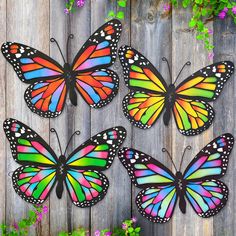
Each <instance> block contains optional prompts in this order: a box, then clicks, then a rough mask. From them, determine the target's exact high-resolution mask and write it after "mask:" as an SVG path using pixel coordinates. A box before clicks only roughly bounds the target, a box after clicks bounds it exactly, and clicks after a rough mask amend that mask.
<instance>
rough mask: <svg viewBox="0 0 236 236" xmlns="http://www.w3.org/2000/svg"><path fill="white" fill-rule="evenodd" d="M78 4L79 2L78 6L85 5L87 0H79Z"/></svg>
mask: <svg viewBox="0 0 236 236" xmlns="http://www.w3.org/2000/svg"><path fill="white" fill-rule="evenodd" d="M76 4H77V7H83V6H84V4H85V0H77V2H76Z"/></svg>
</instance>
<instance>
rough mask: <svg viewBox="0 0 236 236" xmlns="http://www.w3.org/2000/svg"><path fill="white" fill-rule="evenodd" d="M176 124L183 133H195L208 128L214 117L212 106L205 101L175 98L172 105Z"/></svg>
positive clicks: (188, 134)
mask: <svg viewBox="0 0 236 236" xmlns="http://www.w3.org/2000/svg"><path fill="white" fill-rule="evenodd" d="M172 110H173V115H174V118H175V122H176V125H177V127H178V129H179V131H180V133H181V134H183V135H187V136H190V135H197V134H200V133H202V132H203V131H204V130H206V129H208V128H209V127H210V125H211V124H212V121H213V119H214V117H215V113H214V110H213V108H212V107H211V106H210V105H209V104H208V103H206V102H203V101H199V100H196V101H193V100H189V99H184V98H176V100H175V103H174V106H173V109H172Z"/></svg>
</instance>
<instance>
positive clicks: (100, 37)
mask: <svg viewBox="0 0 236 236" xmlns="http://www.w3.org/2000/svg"><path fill="white" fill-rule="evenodd" d="M121 30H122V26H121V23H120V21H118V20H111V21H109V22H107V23H106V24H104V25H103V26H101V27H100V28H99V29H98V30H97V31H96V32H95V33H94V34H93V35H92V36H91V37H90V38H89V39H88V41H87V42H86V43H85V44H84V45H83V47H82V48H81V50H80V51H79V52H78V53H77V55H76V57H75V59H74V61H73V63H72V64H69V63H68V45H69V44H68V43H69V39H70V38H73V35H70V36H69V37H68V40H67V61H66V60H65V58H64V56H63V54H62V52H61V49H60V47H59V45H58V43H57V41H56V40H55V39H54V38H52V39H51V41H52V42H55V43H56V44H57V46H58V48H59V50H60V53H61V55H62V57H63V60H64V63H65V64H64V67H62V66H61V65H60V64H58V63H57V62H56V61H54V60H53V59H52V58H50V57H49V56H47V55H45V54H43V53H42V52H40V51H38V50H36V49H34V48H31V47H29V46H26V45H23V44H20V43H13V42H7V43H4V44H3V45H2V49H1V50H2V53H3V55H4V56H5V58H6V59H7V60H8V62H10V64H11V65H12V66H13V68H14V70H15V72H16V73H17V75H18V77H19V78H20V79H21V81H23V82H25V83H28V84H30V86H29V87H28V88H27V90H26V92H25V101H26V103H27V105H28V107H29V108H30V109H31V111H33V112H35V113H36V114H38V115H40V116H42V117H46V118H49V117H56V116H58V115H60V114H61V112H62V110H63V108H64V106H65V101H66V97H67V93H69V98H70V101H71V103H72V104H73V105H75V106H76V105H77V93H76V91H75V90H77V91H78V92H79V93H80V95H81V96H82V97H83V98H84V100H85V101H86V102H87V103H88V104H89V105H90V106H91V107H94V108H100V107H103V106H105V105H107V104H108V103H109V102H111V100H112V99H113V98H114V97H115V95H116V94H117V92H118V87H119V78H118V76H117V74H116V73H115V72H114V71H111V70H108V69H107V68H108V67H110V66H111V65H112V64H113V63H114V62H115V60H116V53H117V43H118V41H119V38H120V34H121Z"/></svg>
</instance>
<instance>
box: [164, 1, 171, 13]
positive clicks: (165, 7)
mask: <svg viewBox="0 0 236 236" xmlns="http://www.w3.org/2000/svg"><path fill="white" fill-rule="evenodd" d="M163 9H164V11H167V12H168V11H169V10H170V4H168V3H165V4H164V6H163Z"/></svg>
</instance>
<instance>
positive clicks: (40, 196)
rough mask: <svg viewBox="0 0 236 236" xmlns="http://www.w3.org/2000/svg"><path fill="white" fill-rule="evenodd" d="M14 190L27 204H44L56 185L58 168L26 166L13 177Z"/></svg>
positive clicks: (19, 169)
mask: <svg viewBox="0 0 236 236" xmlns="http://www.w3.org/2000/svg"><path fill="white" fill-rule="evenodd" d="M12 182H13V188H14V189H15V191H16V193H17V194H18V195H19V196H20V197H21V198H22V199H23V200H25V201H26V202H29V203H32V204H42V203H43V202H44V201H45V200H46V199H47V197H48V196H49V193H50V192H51V190H52V189H53V187H54V185H55V183H56V168H53V167H40V166H35V165H26V166H22V167H19V168H18V169H16V170H15V171H14V173H13V175H12Z"/></svg>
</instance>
